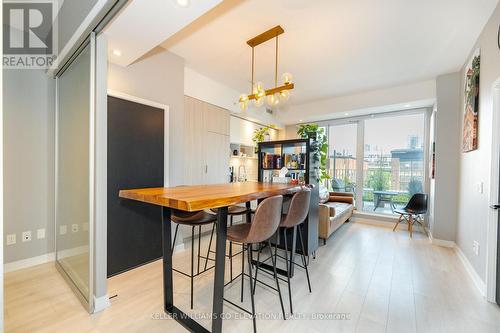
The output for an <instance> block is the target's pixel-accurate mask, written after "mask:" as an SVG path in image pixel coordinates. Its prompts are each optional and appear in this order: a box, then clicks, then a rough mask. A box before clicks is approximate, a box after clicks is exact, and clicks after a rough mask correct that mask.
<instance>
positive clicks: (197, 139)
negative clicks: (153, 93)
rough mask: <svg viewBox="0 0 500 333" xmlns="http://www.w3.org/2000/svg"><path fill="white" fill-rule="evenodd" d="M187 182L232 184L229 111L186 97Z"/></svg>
mask: <svg viewBox="0 0 500 333" xmlns="http://www.w3.org/2000/svg"><path fill="white" fill-rule="evenodd" d="M184 137H185V152H186V153H185V155H184V156H185V159H186V160H185V165H186V168H185V182H186V184H218V183H227V182H228V181H229V111H227V110H225V109H222V108H219V107H217V106H214V105H212V104H209V103H206V102H203V101H200V100H198V99H195V98H192V97H189V96H185V97H184Z"/></svg>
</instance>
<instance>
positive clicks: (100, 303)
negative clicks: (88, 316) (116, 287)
mask: <svg viewBox="0 0 500 333" xmlns="http://www.w3.org/2000/svg"><path fill="white" fill-rule="evenodd" d="M110 306H111V302H110V301H109V297H108V295H107V294H106V295H104V296H101V297H95V296H94V312H93V313H97V312H100V311H103V310H105V309H107V308H108V307H110Z"/></svg>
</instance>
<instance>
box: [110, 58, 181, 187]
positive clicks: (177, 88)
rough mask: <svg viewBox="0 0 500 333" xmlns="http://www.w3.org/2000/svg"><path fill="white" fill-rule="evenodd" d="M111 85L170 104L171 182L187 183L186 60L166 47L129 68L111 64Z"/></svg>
mask: <svg viewBox="0 0 500 333" xmlns="http://www.w3.org/2000/svg"><path fill="white" fill-rule="evenodd" d="M108 88H109V89H110V90H113V91H118V92H121V93H125V94H128V95H132V96H135V97H139V98H143V99H147V100H150V101H154V102H158V103H160V104H164V105H168V106H169V124H170V127H169V129H170V135H169V140H170V145H169V153H170V158H169V161H170V162H169V181H170V186H176V185H180V184H183V183H184V170H183V166H184V163H186V156H184V155H185V154H184V140H183V129H184V59H182V58H181V57H179V56H177V55H175V54H173V53H170V52H168V51H165V50H162V51H161V52H158V53H155V54H153V55H151V56H149V57H147V58H145V59H142V60H141V61H139V62H136V63H134V64H132V65H130V66H128V67H121V66H118V65H113V64H110V65H109V72H108Z"/></svg>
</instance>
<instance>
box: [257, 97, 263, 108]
mask: <svg viewBox="0 0 500 333" xmlns="http://www.w3.org/2000/svg"><path fill="white" fill-rule="evenodd" d="M262 105H264V97H259V98H257V99H255V107H257V108H260V107H261V106H262Z"/></svg>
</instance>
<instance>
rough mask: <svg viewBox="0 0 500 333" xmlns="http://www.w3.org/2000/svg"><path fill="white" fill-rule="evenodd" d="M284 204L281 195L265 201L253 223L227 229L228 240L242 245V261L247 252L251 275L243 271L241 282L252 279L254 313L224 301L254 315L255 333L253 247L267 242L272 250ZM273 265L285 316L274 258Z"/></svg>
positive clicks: (254, 327)
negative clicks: (247, 278)
mask: <svg viewBox="0 0 500 333" xmlns="http://www.w3.org/2000/svg"><path fill="white" fill-rule="evenodd" d="M282 204H283V196H281V195H278V196H274V197H270V198H267V199H264V200H263V201H262V202H261V203H260V204H259V206H258V207H257V210H256V211H255V215H254V217H253V220H252V223H242V224H237V225H234V226H230V227H229V228H228V229H227V239H228V240H229V241H232V242H235V243H239V244H242V248H243V250H242V252H243V253H242V261H244V258H245V250H246V252H247V260H248V273H249V274H248V275H247V274H245V272H244V271H242V272H241V280H242V286H243V281H244V277H245V276H248V277H249V279H250V299H251V302H252V311H251V312H250V311H248V310H246V309H244V308H242V307H240V306H239V305H237V304H235V303H233V302H231V301H229V300H227V299H224V300H225V301H226V302H228V303H230V304H232V305H233V306H235V307H237V308H239V309H240V310H242V311H244V312H247V313H248V314H250V315H252V319H253V331H254V332H257V327H256V318H255V303H254V283H253V281H252V280H253V275H252V249H251V246H252V244H258V243H262V242H266V243H267V245H268V246H269V248H271V242H270V241H269V238H271V237H272V236H273V235H274V234H275V233H276V230H278V226H279V224H280V221H281V209H282ZM245 248H246V249H245ZM272 263H273V268H274V280H275V282H276V289H275V290H276V291H277V292H278V295H279V299H280V304H281V311H282V312H283V316H285V308H284V306H283V299H282V297H281V290H280V286H279V282H278V273H277V272H276V261H275V260H274V257H273V259H272ZM242 267H243V266H242ZM273 289H274V288H273Z"/></svg>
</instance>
